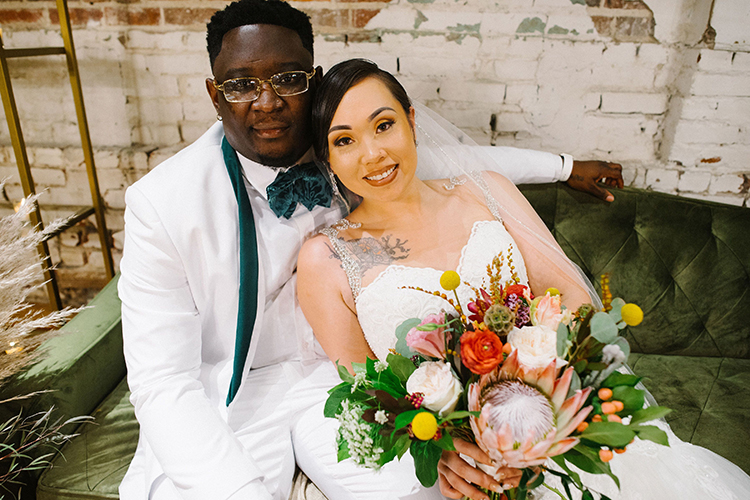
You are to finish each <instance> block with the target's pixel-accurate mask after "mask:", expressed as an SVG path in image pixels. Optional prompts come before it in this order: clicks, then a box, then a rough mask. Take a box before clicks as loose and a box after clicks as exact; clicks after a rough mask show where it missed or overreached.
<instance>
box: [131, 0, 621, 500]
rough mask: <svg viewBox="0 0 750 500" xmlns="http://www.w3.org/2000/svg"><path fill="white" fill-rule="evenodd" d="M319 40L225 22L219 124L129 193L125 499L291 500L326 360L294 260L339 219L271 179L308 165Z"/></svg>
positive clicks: (249, 16) (587, 171)
mask: <svg viewBox="0 0 750 500" xmlns="http://www.w3.org/2000/svg"><path fill="white" fill-rule="evenodd" d="M312 42H313V38H312V28H311V26H310V22H309V19H308V18H307V16H306V15H305V14H303V13H301V12H299V11H297V10H296V9H293V8H292V7H290V6H289V5H288V4H286V3H284V2H281V1H279V0H241V1H239V2H235V3H233V4H231V5H229V6H228V7H227V8H226V9H224V10H223V11H220V12H217V13H216V14H215V15H214V17H213V18H212V20H211V22H210V23H209V26H208V50H209V56H210V60H211V66H212V71H213V76H214V78H212V79H208V80H206V83H207V89H208V93H209V95H210V97H211V99H212V102H213V104H214V106H215V108H216V111H217V115H218V120H219V121H218V122H217V123H216V124H214V125H213V126H212V127H211V128H210V129H209V130H208V131H207V132H206V133H205V134H204V135H203V136H202V137H201V138H200V139H198V140H197V141H196V142H195V143H193V144H191V145H190V146H188V147H187V148H185V149H184V150H182V151H181V152H179V153H178V154H176V155H175V156H174V157H172V158H170V159H169V160H167V161H165V162H164V163H162V164H161V165H159V166H158V167H157V168H155V169H154V170H153V171H152V172H150V173H149V174H148V175H146V176H145V177H144V178H143V179H141V180H139V181H138V182H137V183H135V184H134V185H133V186H131V187H130V188H129V189H128V191H127V194H126V202H127V209H126V213H125V223H126V225H125V251H124V257H123V260H122V263H121V271H122V277H121V279H120V283H119V294H120V298H121V299H122V318H123V338H124V345H125V357H126V362H127V366H128V383H129V385H130V388H131V391H132V396H131V401H132V403H133V405H134V406H135V412H136V416H137V418H138V421H139V423H140V426H141V427H140V428H141V433H140V439H139V443H138V448H137V451H136V455H135V458H134V459H133V462H132V464H131V466H130V469H129V470H128V473H127V475H126V477H125V479H124V480H123V482H122V484H121V486H120V495H121V498H122V499H123V500H131V499H147V498H149V499H150V498H154V499H177V498H186V499H195V500H198V499H201V500H203V499H218V500H221V499H272V498H273V499H277V498H279V499H282V498H287V496H288V494H289V489H290V486H291V479H292V475H293V471H294V467H295V457H294V450H293V447H292V427H293V426H294V418H295V416H297V415H299V413H300V411H301V410H302V409H304V408H309V407H310V406H311V405H312V404H314V403H316V402H319V401H317V400H314V399H316V398H319V396H317V395H315V394H318V393H316V392H315V391H307V390H306V389H305V387H306V386H305V381H306V380H307V377H308V375H309V374H310V373H311V372H312V371H313V370H316V369H318V368H319V367H320V366H321V364H323V363H327V361H323V359H325V355H324V354H323V353H322V352H318V351H316V349H315V344H314V341H311V339H312V332H311V331H310V327H309V326H308V325H307V323H306V321H305V320H304V317H303V316H302V313H301V312H300V311H299V308H298V307H297V303H296V298H295V293H294V292H295V290H294V286H295V275H294V271H295V265H296V258H297V252H298V250H299V248H300V246H301V244H302V242H303V241H304V240H305V239H306V238H307V237H309V236H310V235H311V234H312V233H313V232H314V231H315V230H316V229H317V228H320V227H321V226H323V225H326V224H330V223H332V222H334V221H335V220H337V219H339V218H341V217H342V216H343V215H345V208H344V206H343V203H340V201H339V200H337V199H333V200H331V199H330V197H329V198H328V199H327V200H326V199H325V198H326V197H325V196H323V197H322V198H321V199H314V200H311V199H302V200H300V203H299V204H297V201H296V200H294V199H291V198H289V197H288V196H287V195H288V194H289V190H287V193H286V194H283V193H282V195H280V197H277V198H274V196H271V199H269V193H271V194H272V195H273V194H275V191H278V190H279V189H276V187H279V186H281V187H284V185H296V184H294V183H295V182H297V180H296V178H295V179H292V180H291V181H289V182H287V183H286V184H284V182H286V181H284V182H281V181H277V180H275V178H276V177H277V173H279V172H287V174H284V175H289V174H292V175H293V176H297V174H296V172H300V171H302V170H301V169H302V168H303V167H294V168H288V167H290V166H295V165H296V164H298V163H302V162H304V161H308V160H311V159H312V153H311V149H310V130H309V123H310V103H311V100H312V95H313V92H314V91H315V88H316V85H317V82H318V81H319V79H320V77H321V76H322V68H320V67H317V68H315V67H314V65H313V46H312ZM258 79H260V81H258ZM491 149H492V151H493V154H495V156H496V157H497V158H498V159H499V161H500V162H501V164H502V165H504V168H503V169H502V170H503V173H504V174H506V175H508V176H509V177H510V178H511V179H513V180H514V181H515V182H517V183H520V182H549V181H555V180H561V179H565V178H566V177H567V175H569V172H567V173H566V172H564V170H565V168H564V167H568V165H564V164H565V163H566V162H564V161H563V160H561V158H560V157H559V156H556V155H551V154H547V153H537V152H530V151H519V150H513V149H511V148H491ZM575 169H576V172H575V174H574V175H576V176H582V177H581V179H580V180H579V183H580V184H583V185H585V186H586V189H589V190H593V189H594V188H596V189H600V188H598V187H596V186H595V184H596V181H598V180H601V178H602V177H607V178H608V179H610V183H612V185H615V184H618V183H619V184H620V185H621V182H622V178H621V176H620V172H619V166H617V165H615V166H609V165H607V164H604V163H600V162H589V163H582V164H576V167H575ZM568 170H569V169H568ZM280 175H281V174H280ZM297 177H299V176H297ZM290 182H291V183H292V184H289V183H290ZM300 182H301V181H300ZM274 186H275V187H274ZM316 186H318V188H320V187H321V185H320V184H317V185H316ZM300 189H301V190H302V191H305V192H306V193H307V192H309V191H310V189H312V188H310V189H308V188H306V187H302V188H300ZM316 189H317V188H316ZM321 189H322V191H325V190H326V189H325V188H321ZM328 189H329V188H328ZM298 190H299V189H298ZM281 191H283V190H281ZM292 191H294V189H292ZM313 191H314V189H313ZM323 194H325V193H323ZM285 196H287V197H286V198H285ZM279 198H281V199H282V202H283V203H282V202H280V201H279ZM316 203H318V204H317V205H316ZM280 207H281V208H280ZM307 451H309V450H307ZM313 475H314V474H313ZM384 479H385V480H386V481H387V479H386V478H385V477H381V478H379V479H375V481H378V482H381V483H382V482H383V481H384Z"/></svg>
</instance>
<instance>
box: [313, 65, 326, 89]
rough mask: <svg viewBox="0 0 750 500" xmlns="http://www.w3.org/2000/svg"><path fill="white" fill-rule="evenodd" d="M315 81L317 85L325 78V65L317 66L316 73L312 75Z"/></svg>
mask: <svg viewBox="0 0 750 500" xmlns="http://www.w3.org/2000/svg"><path fill="white" fill-rule="evenodd" d="M312 79H313V81H315V85H316V86H317V85H320V82H321V81H322V80H323V66H318V67H317V68H315V75H313V77H312Z"/></svg>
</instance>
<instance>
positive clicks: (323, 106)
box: [312, 59, 411, 161]
mask: <svg viewBox="0 0 750 500" xmlns="http://www.w3.org/2000/svg"><path fill="white" fill-rule="evenodd" d="M365 78H377V79H378V80H380V81H381V82H382V83H383V84H384V85H385V86H386V88H387V89H388V90H389V91H390V93H391V95H393V97H394V98H395V99H396V100H397V101H398V102H399V104H401V107H402V108H404V112H405V113H406V114H407V115H408V114H409V108H411V100H410V99H409V96H408V95H407V94H406V90H404V87H403V86H402V85H401V84H400V83H399V81H398V80H396V77H394V76H393V75H392V74H390V73H388V72H387V71H384V70H382V69H380V68H378V65H377V64H375V63H374V62H372V61H368V60H367V59H349V60H348V61H343V62H340V63H338V64H336V65H335V66H333V67H332V68H331V69H329V70H328V72H327V73H326V74H325V76H324V77H323V80H322V81H321V82H320V85H319V86H318V88H317V90H316V92H315V99H314V100H313V105H312V130H313V147H314V148H315V154H316V155H317V157H318V158H319V159H321V160H324V161H327V160H328V128H329V127H330V126H331V121H333V115H335V114H336V110H337V109H338V107H339V104H340V103H341V99H343V98H344V94H346V92H347V91H348V90H349V89H350V88H352V87H354V86H355V85H357V84H358V83H359V82H361V81H362V80H364V79H365Z"/></svg>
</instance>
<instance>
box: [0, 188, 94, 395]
mask: <svg viewBox="0 0 750 500" xmlns="http://www.w3.org/2000/svg"><path fill="white" fill-rule="evenodd" d="M3 186H4V183H2V182H0V192H2V190H3ZM37 198H38V195H34V196H31V197H29V198H27V199H26V200H25V202H24V203H22V204H21V205H20V207H19V208H18V211H17V212H16V213H14V214H11V215H6V216H4V217H2V218H0V381H2V380H4V379H6V378H7V377H9V376H10V375H13V374H14V373H17V372H18V371H19V370H21V369H22V368H23V367H24V366H26V365H28V363H29V362H30V361H31V360H32V359H34V357H35V356H36V355H38V352H37V350H36V348H37V347H39V345H40V344H41V343H42V342H43V341H44V340H46V339H47V338H49V337H50V336H52V335H54V334H55V333H56V331H57V329H58V328H59V327H61V326H62V325H63V324H65V322H66V321H67V320H68V319H70V318H71V317H72V316H74V315H75V314H76V313H78V312H79V311H80V310H81V308H67V309H63V310H62V311H55V312H52V313H48V314H44V313H43V312H40V311H38V310H37V311H34V310H33V308H32V306H31V305H30V304H29V303H28V302H27V301H26V300H27V298H28V296H29V294H30V293H31V292H33V291H34V290H36V289H37V288H40V287H42V286H44V282H42V281H41V280H40V277H41V266H40V257H39V254H38V253H37V246H38V245H39V244H40V243H41V242H42V241H44V239H45V237H46V236H47V235H49V234H51V233H53V232H54V231H55V229H56V228H58V227H60V225H61V224H64V222H65V221H64V220H57V221H53V222H51V223H50V224H49V225H48V226H47V228H45V229H44V230H42V231H38V230H37V229H36V228H33V227H30V226H29V223H28V218H29V214H30V213H31V212H33V211H34V209H35V207H36V203H37Z"/></svg>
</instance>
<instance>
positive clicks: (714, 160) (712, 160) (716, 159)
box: [701, 156, 721, 163]
mask: <svg viewBox="0 0 750 500" xmlns="http://www.w3.org/2000/svg"><path fill="white" fill-rule="evenodd" d="M720 161H721V156H714V157H713V158H701V163H719V162H720Z"/></svg>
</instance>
